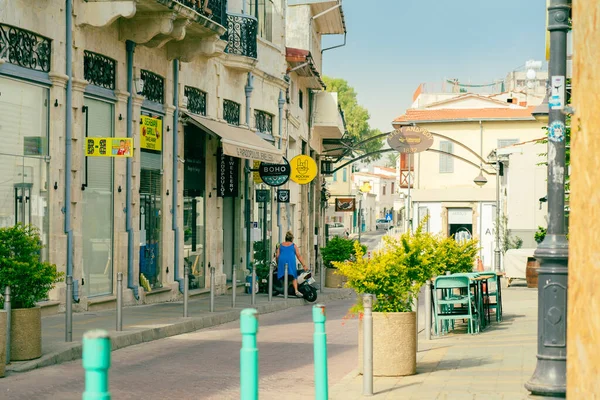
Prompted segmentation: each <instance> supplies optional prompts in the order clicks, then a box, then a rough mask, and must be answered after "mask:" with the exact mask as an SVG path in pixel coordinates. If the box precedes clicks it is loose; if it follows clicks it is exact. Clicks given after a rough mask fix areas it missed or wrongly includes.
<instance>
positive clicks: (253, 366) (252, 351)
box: [240, 308, 258, 400]
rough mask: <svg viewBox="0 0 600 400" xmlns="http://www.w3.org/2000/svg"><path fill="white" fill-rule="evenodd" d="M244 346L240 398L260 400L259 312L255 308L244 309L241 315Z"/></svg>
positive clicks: (241, 360) (241, 354)
mask: <svg viewBox="0 0 600 400" xmlns="http://www.w3.org/2000/svg"><path fill="white" fill-rule="evenodd" d="M240 331H241V332H242V348H241V350H240V399H241V400H258V348H257V347H256V334H257V332H258V312H257V311H256V309H254V308H246V309H244V310H242V312H241V315H240Z"/></svg>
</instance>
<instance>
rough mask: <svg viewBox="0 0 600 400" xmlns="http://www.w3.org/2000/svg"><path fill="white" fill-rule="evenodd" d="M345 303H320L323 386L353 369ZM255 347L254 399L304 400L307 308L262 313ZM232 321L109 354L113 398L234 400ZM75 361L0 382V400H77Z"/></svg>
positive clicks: (352, 326)
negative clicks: (325, 368) (325, 363)
mask: <svg viewBox="0 0 600 400" xmlns="http://www.w3.org/2000/svg"><path fill="white" fill-rule="evenodd" d="M351 305H352V300H344V301H338V302H334V303H330V304H328V305H327V318H328V320H327V336H328V337H327V342H328V356H329V357H328V358H329V383H330V386H333V385H335V384H336V383H337V382H339V381H340V380H341V379H342V378H343V377H344V376H345V375H347V374H348V373H349V372H351V371H352V370H353V369H354V368H356V363H357V347H356V346H357V326H358V322H357V320H356V319H349V318H345V317H346V316H347V312H348V309H349V308H350V307H351ZM259 324H260V325H259V335H258V348H259V359H260V367H259V368H260V398H261V399H267V400H268V399H310V398H313V396H314V394H313V391H314V384H313V381H314V371H313V338H312V335H313V330H314V326H313V323H312V311H311V307H310V306H306V307H296V308H292V309H289V310H285V311H281V312H276V313H271V314H265V315H261V316H260V319H259ZM240 346H241V336H240V333H239V321H236V322H232V323H229V324H225V325H221V326H218V327H215V328H211V329H206V330H202V331H198V332H194V333H191V334H185V335H181V336H175V337H171V338H167V339H163V340H158V341H155V342H150V343H146V344H142V345H137V346H132V347H128V348H125V349H122V350H117V351H115V352H113V353H112V368H111V370H110V391H111V393H112V396H113V398H114V399H119V400H121V399H139V398H144V399H157V400H159V399H167V398H177V399H214V400H217V399H220V400H226V399H239V392H238V391H239V380H240V371H239V351H240ZM83 388H84V371H83V368H82V366H81V360H78V361H73V362H69V363H66V364H62V365H56V366H52V367H47V368H43V369H39V370H34V371H31V372H28V373H24V374H15V375H11V376H7V377H6V378H4V379H2V380H1V381H0V398H2V399H10V400H13V399H14V400H17V399H19V400H20V399H23V400H32V399H36V400H38V399H39V400H42V399H56V400H71V399H81V394H82V392H83Z"/></svg>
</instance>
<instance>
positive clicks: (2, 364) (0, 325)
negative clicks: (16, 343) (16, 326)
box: [0, 310, 6, 378]
mask: <svg viewBox="0 0 600 400" xmlns="http://www.w3.org/2000/svg"><path fill="white" fill-rule="evenodd" d="M5 372H6V311H4V310H0V378H3V377H4V374H5Z"/></svg>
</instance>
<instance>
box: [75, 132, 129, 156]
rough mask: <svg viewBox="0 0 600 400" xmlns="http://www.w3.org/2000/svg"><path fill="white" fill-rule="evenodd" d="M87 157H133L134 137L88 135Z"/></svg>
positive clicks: (86, 139) (86, 144)
mask: <svg viewBox="0 0 600 400" xmlns="http://www.w3.org/2000/svg"><path fill="white" fill-rule="evenodd" d="M85 155H86V156H87V157H117V158H122V157H133V139H132V138H113V137H86V138H85Z"/></svg>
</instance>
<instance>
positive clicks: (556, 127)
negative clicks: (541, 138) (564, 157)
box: [548, 121, 566, 143]
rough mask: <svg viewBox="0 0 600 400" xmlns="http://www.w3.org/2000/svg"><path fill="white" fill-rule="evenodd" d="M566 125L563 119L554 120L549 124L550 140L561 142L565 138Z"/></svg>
mask: <svg viewBox="0 0 600 400" xmlns="http://www.w3.org/2000/svg"><path fill="white" fill-rule="evenodd" d="M565 132H566V127H565V124H564V123H563V122H562V121H554V122H552V123H551V124H550V126H548V140H551V141H552V142H555V143H560V142H562V141H563V140H565Z"/></svg>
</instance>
